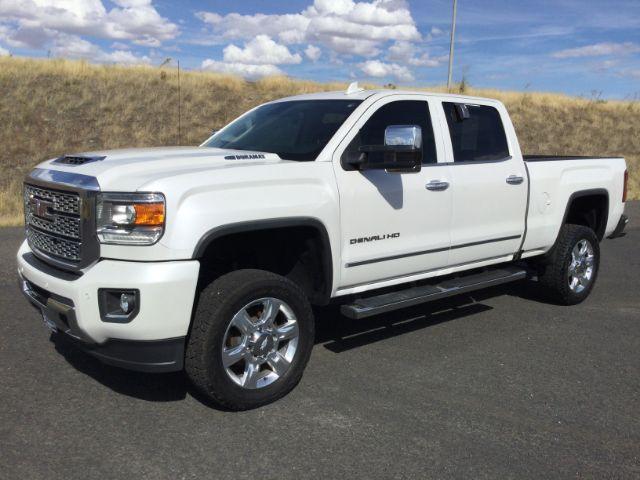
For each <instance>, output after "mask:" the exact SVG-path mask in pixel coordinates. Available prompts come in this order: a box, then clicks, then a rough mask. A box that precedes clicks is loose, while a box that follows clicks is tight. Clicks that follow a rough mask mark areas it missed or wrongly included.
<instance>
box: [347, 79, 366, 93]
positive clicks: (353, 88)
mask: <svg viewBox="0 0 640 480" xmlns="http://www.w3.org/2000/svg"><path fill="white" fill-rule="evenodd" d="M362 91H364V88H360V87H359V86H358V82H352V83H350V84H349V86H348V87H347V91H346V92H345V95H351V94H352V93H358V92H362Z"/></svg>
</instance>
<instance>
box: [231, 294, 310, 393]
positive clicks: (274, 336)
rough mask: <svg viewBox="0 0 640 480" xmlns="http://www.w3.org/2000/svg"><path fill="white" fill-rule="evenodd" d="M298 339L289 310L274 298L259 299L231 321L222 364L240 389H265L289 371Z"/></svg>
mask: <svg viewBox="0 0 640 480" xmlns="http://www.w3.org/2000/svg"><path fill="white" fill-rule="evenodd" d="M298 337H299V329H298V321H297V320H296V318H295V315H294V313H293V310H292V309H291V307H290V306H289V305H287V304H286V303H285V302H283V301H282V300H278V299H277V298H273V297H267V298H259V299H257V300H254V301H252V302H251V303H248V304H247V305H245V306H244V307H242V309H240V311H239V312H238V313H236V314H235V315H234V316H233V318H232V319H231V322H230V323H229V326H228V327H227V331H226V332H225V334H224V339H223V343H222V364H223V366H224V369H225V371H226V372H227V375H228V376H229V378H231V380H233V381H234V382H235V383H236V384H238V385H240V386H241V387H244V388H248V389H256V388H262V387H266V386H267V385H270V384H271V383H273V382H275V381H276V380H278V379H279V378H280V377H282V376H283V375H284V374H285V373H286V372H287V371H288V370H289V368H290V366H291V362H292V361H293V358H294V356H295V354H296V350H297V348H298Z"/></svg>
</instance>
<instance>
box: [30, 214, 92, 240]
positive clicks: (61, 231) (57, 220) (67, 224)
mask: <svg viewBox="0 0 640 480" xmlns="http://www.w3.org/2000/svg"><path fill="white" fill-rule="evenodd" d="M27 224H29V225H32V226H34V227H36V228H38V229H40V230H46V231H47V232H49V233H57V234H58V235H63V236H65V237H70V238H75V239H78V240H80V219H79V218H74V217H64V216H61V215H57V216H55V217H54V219H53V221H49V220H45V219H44V218H40V217H36V216H35V215H33V214H32V213H27Z"/></svg>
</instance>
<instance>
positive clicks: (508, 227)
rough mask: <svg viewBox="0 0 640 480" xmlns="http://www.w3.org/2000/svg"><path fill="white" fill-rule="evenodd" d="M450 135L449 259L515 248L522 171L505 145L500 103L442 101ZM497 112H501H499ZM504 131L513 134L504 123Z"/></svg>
mask: <svg viewBox="0 0 640 480" xmlns="http://www.w3.org/2000/svg"><path fill="white" fill-rule="evenodd" d="M442 111H443V112H444V116H445V118H446V124H447V128H448V130H449V136H450V140H451V143H450V149H448V152H447V157H448V161H449V162H450V165H451V169H450V170H451V189H452V193H453V205H452V218H451V220H452V221H451V252H450V255H449V264H450V265H451V266H455V265H462V264H466V263H471V262H476V261H487V260H494V259H499V258H500V257H504V256H506V255H510V254H513V253H516V252H517V251H518V250H519V248H520V243H521V241H522V235H523V234H524V222H525V211H526V202H527V188H528V185H527V181H526V178H527V177H526V175H527V174H526V171H525V166H524V162H523V160H522V156H521V154H520V151H519V148H518V146H517V142H514V143H516V144H515V145H510V142H509V137H508V136H507V133H506V131H505V130H506V129H505V124H504V123H503V121H502V118H503V117H504V118H508V117H507V116H506V115H507V114H506V110H504V107H502V106H501V105H500V104H495V105H490V104H486V105H483V104H475V103H457V102H449V101H445V102H442ZM501 114H502V115H501ZM505 123H507V125H506V127H508V130H507V131H508V132H510V135H515V132H513V127H512V125H511V123H510V122H505Z"/></svg>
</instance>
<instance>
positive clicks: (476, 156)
mask: <svg viewBox="0 0 640 480" xmlns="http://www.w3.org/2000/svg"><path fill="white" fill-rule="evenodd" d="M443 106H444V112H445V115H446V117H447V124H448V125H449V134H450V135H451V144H452V146H453V160H454V161H455V162H481V161H487V160H502V159H504V158H506V157H508V156H509V147H508V146H507V136H506V135H505V133H504V127H503V125H502V119H501V118H500V113H499V112H498V110H496V109H495V108H493V107H488V106H485V105H469V104H462V103H450V102H444V103H443Z"/></svg>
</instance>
